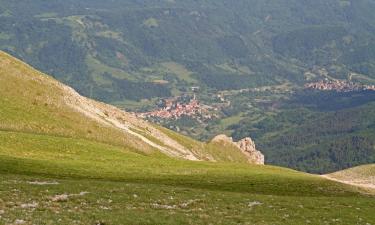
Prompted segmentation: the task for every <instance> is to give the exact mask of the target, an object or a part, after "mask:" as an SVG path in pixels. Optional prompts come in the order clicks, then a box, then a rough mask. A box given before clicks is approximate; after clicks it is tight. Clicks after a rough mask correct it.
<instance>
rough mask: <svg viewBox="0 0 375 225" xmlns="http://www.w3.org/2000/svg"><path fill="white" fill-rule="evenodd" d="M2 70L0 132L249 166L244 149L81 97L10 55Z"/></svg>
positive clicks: (0, 55)
mask: <svg viewBox="0 0 375 225" xmlns="http://www.w3.org/2000/svg"><path fill="white" fill-rule="evenodd" d="M0 66H1V67H0V82H1V84H2V86H1V87H0V96H1V99H0V106H1V107H0V121H1V123H0V130H4V131H16V132H23V133H34V134H36V133H37V134H46V135H51V136H59V137H67V138H81V139H87V140H90V141H97V142H101V143H106V144H111V145H114V146H120V147H124V148H126V149H130V150H132V151H135V152H142V153H144V154H152V153H155V152H159V151H161V152H163V153H166V154H167V155H171V156H175V157H182V158H189V159H193V160H214V161H238V162H246V157H245V156H244V155H243V154H242V153H241V152H240V150H239V149H231V148H229V147H227V148H225V147H223V146H212V145H209V144H206V143H201V142H198V141H194V140H192V139H189V138H187V137H183V136H181V135H178V134H175V133H174V132H173V131H169V130H166V129H162V128H160V127H157V126H155V125H152V124H150V123H147V122H144V121H142V120H139V119H137V118H135V117H134V116H132V115H130V114H128V113H126V112H123V111H121V110H119V109H117V108H114V107H112V106H109V105H105V104H103V103H99V102H95V101H92V100H90V99H86V98H84V97H82V96H79V95H78V94H77V93H75V92H74V91H73V90H72V89H70V88H69V87H67V86H64V85H62V84H61V83H59V82H57V81H56V80H54V79H52V78H51V77H49V76H47V75H45V74H42V73H40V72H39V71H37V70H35V69H33V68H32V67H30V66H28V65H27V64H24V63H23V62H21V61H19V60H17V59H15V58H13V57H11V56H10V55H8V54H6V53H4V52H0ZM20 90H22V91H20Z"/></svg>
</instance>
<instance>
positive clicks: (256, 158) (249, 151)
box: [235, 137, 264, 165]
mask: <svg viewBox="0 0 375 225" xmlns="http://www.w3.org/2000/svg"><path fill="white" fill-rule="evenodd" d="M235 144H236V145H237V146H238V147H239V148H240V149H241V151H242V152H243V153H244V154H245V155H246V156H247V157H248V159H249V162H251V163H254V164H260V165H264V155H263V154H262V153H261V152H260V151H258V150H257V149H256V147H255V143H254V141H253V140H252V139H251V138H249V137H247V138H244V139H242V140H240V141H239V142H237V143H235Z"/></svg>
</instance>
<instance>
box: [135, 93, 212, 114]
mask: <svg viewBox="0 0 375 225" xmlns="http://www.w3.org/2000/svg"><path fill="white" fill-rule="evenodd" d="M159 107H160V109H157V110H154V111H151V112H144V113H138V114H137V116H138V117H140V118H161V119H179V118H181V117H182V116H188V117H191V118H195V119H212V117H214V115H213V113H211V112H212V111H214V110H215V109H214V108H213V107H211V106H208V105H204V104H201V103H200V102H199V101H198V99H197V98H196V96H195V95H193V97H190V96H186V95H184V96H178V97H174V98H168V99H163V100H162V104H161V105H160V106H159Z"/></svg>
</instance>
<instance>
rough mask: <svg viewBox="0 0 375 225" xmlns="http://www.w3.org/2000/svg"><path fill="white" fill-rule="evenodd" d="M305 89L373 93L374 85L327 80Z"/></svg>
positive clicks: (307, 86) (310, 84)
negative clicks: (369, 91)
mask: <svg viewBox="0 0 375 225" xmlns="http://www.w3.org/2000/svg"><path fill="white" fill-rule="evenodd" d="M305 88H306V89H314V90H321V91H337V92H351V91H366V90H372V91H375V85H362V84H357V83H354V82H351V81H347V80H329V79H324V80H321V81H318V82H314V83H308V84H306V85H305Z"/></svg>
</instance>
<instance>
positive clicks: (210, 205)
mask: <svg viewBox="0 0 375 225" xmlns="http://www.w3.org/2000/svg"><path fill="white" fill-rule="evenodd" d="M0 140H1V143H2V144H1V145H0V162H1V163H0V175H1V177H2V179H1V181H0V187H1V190H2V191H1V192H0V210H1V211H0V212H1V217H0V224H9V223H14V222H16V220H18V221H20V220H22V221H25V223H26V224H72V223H76V224H94V223H99V222H101V223H103V224H124V223H132V224H207V223H214V224H274V223H276V224H296V223H297V224H305V223H312V224H321V223H325V222H326V223H328V224H331V223H335V224H353V223H360V224H362V223H363V224H366V223H372V222H373V221H374V220H375V217H374V215H373V213H372V209H373V208H374V207H375V205H374V199H373V197H368V196H363V195H361V194H358V193H356V188H353V187H350V186H345V185H343V184H339V183H335V182H332V181H329V180H326V179H323V178H320V177H318V176H314V175H308V174H304V173H300V172H296V171H293V170H289V169H283V168H278V167H270V166H251V165H246V164H223V163H203V162H189V161H183V160H173V159H170V158H168V157H165V156H163V155H158V156H156V155H155V156H153V157H150V156H144V155H139V154H137V153H134V152H130V151H126V150H125V151H124V149H123V148H119V147H114V146H111V145H106V144H98V143H96V142H91V141H87V140H82V139H71V138H62V137H55V136H48V135H37V134H25V133H18V132H6V131H1V132H0ZM64 194H66V195H67V196H66V198H64V197H61V196H64ZM59 196H60V197H59ZM359 208H360V210H358V209H359Z"/></svg>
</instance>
